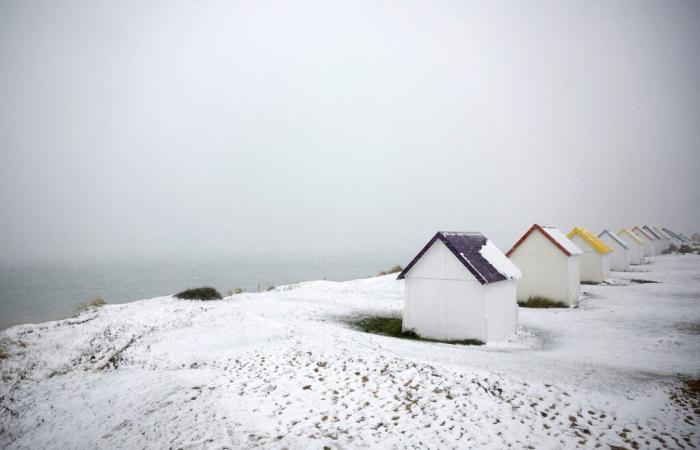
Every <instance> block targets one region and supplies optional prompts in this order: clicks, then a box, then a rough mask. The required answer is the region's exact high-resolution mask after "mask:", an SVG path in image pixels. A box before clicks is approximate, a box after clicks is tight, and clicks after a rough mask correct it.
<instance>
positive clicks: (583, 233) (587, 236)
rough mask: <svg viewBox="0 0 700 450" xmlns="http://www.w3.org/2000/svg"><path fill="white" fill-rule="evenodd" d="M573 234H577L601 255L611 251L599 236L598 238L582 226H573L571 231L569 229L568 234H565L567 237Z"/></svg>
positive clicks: (571, 236)
mask: <svg viewBox="0 0 700 450" xmlns="http://www.w3.org/2000/svg"><path fill="white" fill-rule="evenodd" d="M574 236H579V237H580V238H581V239H583V240H584V241H585V242H586V243H587V244H589V245H590V246H591V247H592V248H593V249H594V250H595V251H597V252H598V253H600V254H602V255H605V254H607V253H610V252H612V249H611V248H610V247H608V246H607V245H605V242H603V241H601V240H600V238H598V236H596V235H595V234H593V233H591V232H590V231H588V230H586V229H584V228H581V227H574V228H573V229H572V230H571V231H569V234H567V237H568V238H569V239H572V238H573V237H574Z"/></svg>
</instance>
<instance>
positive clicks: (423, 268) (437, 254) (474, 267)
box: [398, 231, 521, 342]
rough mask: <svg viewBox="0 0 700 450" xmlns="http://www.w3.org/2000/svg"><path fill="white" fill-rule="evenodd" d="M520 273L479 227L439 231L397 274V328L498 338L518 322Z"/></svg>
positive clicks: (436, 335)
mask: <svg viewBox="0 0 700 450" xmlns="http://www.w3.org/2000/svg"><path fill="white" fill-rule="evenodd" d="M520 276H521V273H520V270H518V268H517V267H516V266H515V264H513V263H512V262H511V261H510V260H509V259H508V258H507V257H506V256H505V255H504V254H503V252H501V251H500V250H499V249H498V248H497V247H496V246H495V245H494V244H493V243H492V242H491V241H489V240H488V239H487V238H486V237H485V236H484V235H482V234H481V233H465V232H446V231H440V232H438V233H437V234H435V236H433V238H432V239H430V241H428V243H427V244H426V245H425V246H424V247H423V249H422V250H421V251H420V252H418V254H417V255H416V257H415V258H413V260H412V261H411V262H410V263H409V264H408V265H407V266H406V268H405V269H404V270H403V271H402V272H401V273H400V274H399V277H398V278H399V279H400V280H405V303H404V310H403V329H404V331H413V332H415V333H416V334H418V335H419V336H421V337H425V338H430V339H438V340H445V341H450V340H466V339H476V340H479V341H482V342H488V341H495V340H501V339H504V338H506V337H508V336H510V335H512V334H513V333H515V331H516V328H517V326H518V305H517V302H516V280H517V279H518V278H520Z"/></svg>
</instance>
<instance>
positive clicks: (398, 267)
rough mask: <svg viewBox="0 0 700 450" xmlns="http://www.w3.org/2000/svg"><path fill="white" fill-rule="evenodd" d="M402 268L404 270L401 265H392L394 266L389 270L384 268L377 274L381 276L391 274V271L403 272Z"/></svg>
mask: <svg viewBox="0 0 700 450" xmlns="http://www.w3.org/2000/svg"><path fill="white" fill-rule="evenodd" d="M402 270H403V267H401V266H399V265H395V266H394V267H392V268H391V269H389V270H382V271H380V272H379V273H378V274H377V276H378V277H380V276H382V275H389V274H390V273H399V272H401V271H402Z"/></svg>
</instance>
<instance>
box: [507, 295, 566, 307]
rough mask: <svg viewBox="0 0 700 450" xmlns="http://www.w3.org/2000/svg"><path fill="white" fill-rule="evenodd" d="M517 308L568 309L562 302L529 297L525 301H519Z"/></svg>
mask: <svg viewBox="0 0 700 450" xmlns="http://www.w3.org/2000/svg"><path fill="white" fill-rule="evenodd" d="M518 306H521V307H523V308H568V307H569V305H567V304H566V303H564V302H558V301H556V300H552V299H549V298H547V297H530V298H528V299H527V301H524V302H523V301H519V302H518Z"/></svg>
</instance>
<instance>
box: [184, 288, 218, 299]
mask: <svg viewBox="0 0 700 450" xmlns="http://www.w3.org/2000/svg"><path fill="white" fill-rule="evenodd" d="M174 297H175V298H181V299H184V300H220V299H221V294H219V291H217V290H216V289H214V288H213V287H199V288H192V289H187V290H184V291H182V292H178V293H177V294H175V295H174Z"/></svg>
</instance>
